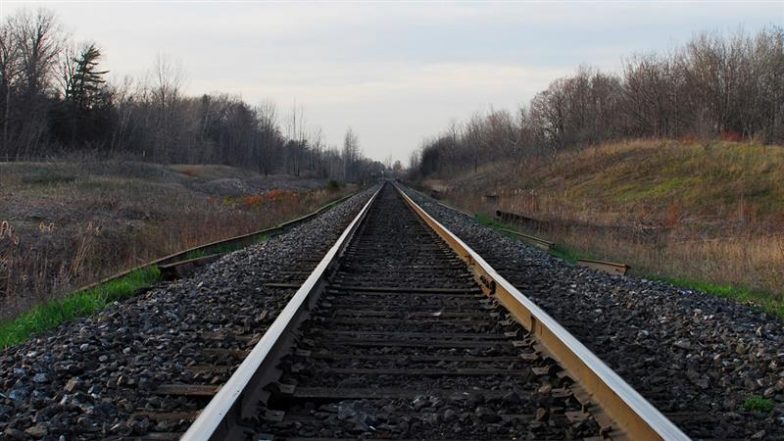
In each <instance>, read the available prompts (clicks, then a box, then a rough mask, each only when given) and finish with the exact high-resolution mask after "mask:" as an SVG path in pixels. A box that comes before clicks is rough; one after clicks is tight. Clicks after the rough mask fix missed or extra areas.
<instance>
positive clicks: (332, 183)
mask: <svg viewBox="0 0 784 441" xmlns="http://www.w3.org/2000/svg"><path fill="white" fill-rule="evenodd" d="M327 190H329V191H331V192H336V191H338V190H340V183H338V181H336V180H334V179H330V180H329V182H327Z"/></svg>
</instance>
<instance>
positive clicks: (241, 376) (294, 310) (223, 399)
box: [180, 185, 383, 441]
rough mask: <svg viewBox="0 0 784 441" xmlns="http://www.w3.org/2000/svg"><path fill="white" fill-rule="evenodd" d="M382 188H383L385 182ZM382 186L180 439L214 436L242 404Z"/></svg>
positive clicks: (188, 440) (193, 440)
mask: <svg viewBox="0 0 784 441" xmlns="http://www.w3.org/2000/svg"><path fill="white" fill-rule="evenodd" d="M381 188H383V185H382V187H381ZM381 188H379V189H378V190H376V192H375V193H373V195H372V196H371V197H370V199H369V200H368V202H367V203H366V204H365V205H364V206H363V207H362V210H360V212H359V214H357V216H356V217H355V218H354V219H353V220H352V221H351V223H350V224H349V226H348V227H346V229H345V230H344V231H343V233H342V234H341V235H340V237H339V238H338V240H337V241H336V242H335V244H334V245H333V246H332V247H331V248H330V249H329V251H328V252H327V254H326V255H324V258H323V259H321V261H320V262H319V263H318V265H316V268H315V269H314V270H313V272H312V273H311V274H310V276H308V278H307V279H306V280H305V282H304V283H303V284H302V286H301V287H300V288H299V289H298V290H297V292H296V293H295V294H294V296H293V297H292V298H291V300H289V302H288V303H287V304H286V306H285V307H284V308H283V310H282V311H281V312H280V313H279V314H278V317H277V318H276V319H275V321H274V322H273V323H272V324H271V325H270V327H269V328H267V331H266V332H265V333H264V335H263V336H262V337H261V339H260V340H259V342H258V343H257V344H256V345H255V346H254V347H253V349H252V350H251V352H250V354H248V356H247V357H246V358H245V360H243V361H242V363H241V364H240V366H239V367H238V368H237V370H236V371H234V373H233V374H232V376H231V377H230V378H229V380H228V381H227V382H226V383H225V384H224V385H223V386H222V387H221V388H220V390H219V391H218V393H217V394H215V396H214V397H213V398H212V400H210V402H209V403H208V404H207V406H206V407H205V408H204V409H203V410H202V411H201V412H200V413H199V416H198V417H197V418H196V420H195V421H194V422H193V423H192V424H191V425H190V427H189V428H188V430H187V431H186V432H185V434H184V435H183V436H182V438H180V439H181V440H184V441H207V440H210V439H212V438H213V435H214V434H215V433H216V432H217V431H218V430H219V429H220V426H221V425H222V424H223V423H224V420H225V418H226V417H227V416H229V414H230V413H231V412H232V409H235V411H236V409H237V406H239V405H240V403H239V401H240V400H241V398H242V395H243V391H245V389H246V387H247V386H248V385H249V383H250V382H251V380H252V379H253V377H254V375H255V374H256V372H257V371H258V369H259V367H260V366H261V365H262V363H264V361H265V359H267V357H268V356H270V354H271V352H272V350H273V347H274V346H275V345H276V342H277V341H278V340H279V339H281V337H283V336H284V334H286V331H287V330H288V329H289V324H290V323H291V322H293V321H294V320H295V317H296V316H297V315H298V312H299V311H300V308H301V307H302V306H303V305H304V304H305V303H306V301H307V300H308V297H309V296H310V294H311V293H312V292H313V291H315V290H316V288H317V286H318V284H319V282H320V281H321V279H322V277H323V276H324V273H325V272H326V270H327V267H328V266H329V265H330V264H331V263H332V262H333V260H334V259H335V258H336V257H337V256H338V254H339V252H340V250H341V249H342V247H343V245H344V244H345V243H346V242H347V240H348V239H349V238H350V236H351V234H352V233H353V232H354V231H355V229H356V227H357V226H358V225H359V223H360V222H361V220H362V219H363V218H364V216H365V214H366V213H367V211H368V209H369V207H370V205H371V204H372V203H373V201H374V200H375V199H376V196H377V195H378V194H379V192H380V191H381Z"/></svg>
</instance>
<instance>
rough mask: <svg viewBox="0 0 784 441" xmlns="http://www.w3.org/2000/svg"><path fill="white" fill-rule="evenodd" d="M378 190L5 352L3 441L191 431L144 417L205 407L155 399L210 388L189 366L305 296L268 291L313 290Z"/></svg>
mask: <svg viewBox="0 0 784 441" xmlns="http://www.w3.org/2000/svg"><path fill="white" fill-rule="evenodd" d="M373 191H375V188H372V189H369V190H367V191H364V192H362V193H360V194H358V195H356V196H354V197H352V198H350V199H349V200H347V201H346V202H344V203H342V204H340V205H339V206H337V207H334V208H332V209H330V210H328V211H327V212H325V213H324V214H322V215H320V216H318V217H316V218H315V219H313V220H311V221H309V222H307V223H304V224H302V225H299V226H297V227H295V228H294V229H292V230H291V231H290V232H288V233H286V234H283V235H281V236H276V237H274V238H272V239H270V240H269V241H267V242H265V243H263V244H260V245H257V246H251V247H248V248H246V249H243V250H240V251H237V252H235V253H232V254H229V255H227V256H225V257H223V258H222V259H220V260H219V261H217V262H215V263H213V264H212V265H210V266H209V267H207V268H206V269H205V270H204V271H202V272H200V273H198V274H196V275H194V276H192V277H191V278H188V279H184V280H181V281H176V282H173V283H170V284H165V285H160V286H158V287H156V288H153V289H151V290H150V291H148V292H147V293H145V294H142V295H140V296H138V297H135V298H133V299H131V300H128V301H126V302H123V303H122V304H119V303H118V304H114V305H112V306H110V307H109V308H107V309H105V310H104V311H102V312H101V313H99V314H97V315H95V316H93V317H89V318H86V319H83V320H79V321H78V322H74V323H70V324H67V325H63V326H61V327H59V328H57V329H56V330H54V331H53V332H51V333H49V334H48V335H45V336H41V337H40V338H38V339H35V340H33V341H30V342H28V343H26V344H23V345H20V346H17V347H14V348H9V349H7V350H5V351H3V352H0V439H53V440H57V439H68V440H71V439H106V438H112V437H118V436H128V435H139V434H144V433H147V432H148V431H150V430H152V429H155V430H158V431H164V430H172V431H177V430H182V429H183V427H181V426H182V424H179V426H178V425H177V423H176V422H175V423H172V427H155V428H152V427H150V425H151V424H152V423H151V422H150V420H149V419H148V418H145V417H143V416H140V415H141V414H142V413H144V412H165V411H167V410H171V409H182V408H183V407H185V408H188V407H189V406H190V408H192V410H194V411H195V410H198V408H199V407H197V406H196V405H191V404H189V403H188V402H183V401H182V400H183V399H182V398H181V397H180V398H174V397H165V396H164V397H162V396H159V395H156V394H155V390H156V388H157V387H158V386H159V385H161V384H168V383H184V384H188V383H203V382H204V381H205V378H203V377H199V376H197V375H194V374H193V372H192V371H190V370H188V369H186V367H188V366H191V365H193V363H194V359H195V358H196V357H197V354H199V353H200V352H201V349H202V348H203V347H205V346H207V345H214V344H215V343H214V341H212V340H214V335H216V334H219V335H222V336H223V340H222V341H221V342H220V344H221V345H225V347H233V345H234V344H235V343H236V342H233V341H232V337H231V336H232V335H234V334H248V333H249V332H255V333H258V334H260V333H263V332H264V331H265V330H266V328H267V327H268V326H269V324H271V323H272V321H273V320H274V319H275V317H276V316H277V314H278V312H279V311H280V310H281V309H282V308H283V307H284V306H285V304H286V302H287V301H288V299H289V298H290V297H291V296H292V295H293V294H294V292H296V289H293V288H279V287H278V288H269V287H266V286H265V285H264V284H265V283H277V284H280V283H301V282H302V281H304V279H305V278H306V277H307V274H308V273H309V272H310V271H311V270H312V269H313V268H314V267H315V265H316V264H317V262H318V260H320V258H321V257H322V256H323V254H324V253H326V251H327V250H328V249H329V248H330V247H331V246H332V244H333V243H334V242H335V240H337V238H338V237H339V235H340V233H341V232H342V231H343V229H344V228H345V227H346V226H347V225H348V223H349V222H350V221H351V219H353V217H354V216H355V215H356V214H357V213H358V212H359V210H360V209H361V207H362V205H363V204H364V203H365V202H366V201H367V199H368V198H369V197H370V196H371V195H372V192H373ZM238 363H239V361H237V364H238ZM224 378H225V376H224V377H220V376H216V377H215V378H213V379H212V380H213V381H214V382H216V383H217V382H219V381H221V380H223V379H224ZM206 380H209V378H206ZM158 424H163V423H158ZM61 436H64V437H65V438H60V437H61Z"/></svg>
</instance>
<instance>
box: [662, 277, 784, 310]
mask: <svg viewBox="0 0 784 441" xmlns="http://www.w3.org/2000/svg"><path fill="white" fill-rule="evenodd" d="M648 278H649V279H656V280H661V281H663V282H667V283H669V284H671V285H674V286H678V287H681V288H686V289H693V290H697V291H702V292H704V293H706V294H710V295H713V296H716V297H722V298H725V299H730V300H734V301H735V302H738V303H744V304H753V305H755V306H758V307H759V308H760V309H762V310H763V311H765V312H767V313H769V314H772V315H775V316H777V317H779V318H782V319H784V300H782V299H780V298H777V297H776V296H775V295H773V294H771V293H768V292H764V291H755V290H751V289H747V288H743V287H737V286H732V285H719V284H716V283H710V282H704V281H701V280H691V279H685V278H677V277H662V276H658V275H655V276H648Z"/></svg>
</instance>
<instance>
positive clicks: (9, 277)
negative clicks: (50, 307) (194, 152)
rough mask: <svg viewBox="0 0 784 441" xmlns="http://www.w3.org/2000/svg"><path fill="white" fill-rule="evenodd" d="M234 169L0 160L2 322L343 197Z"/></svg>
mask: <svg viewBox="0 0 784 441" xmlns="http://www.w3.org/2000/svg"><path fill="white" fill-rule="evenodd" d="M231 172H232V169H231V168H230V167H223V166H216V167H215V168H211V167H209V166H187V167H186V166H171V167H163V166H157V165H149V164H137V163H130V164H117V163H95V164H86V165H85V164H62V163H61V164H31V163H17V164H7V163H6V164H0V320H3V319H7V318H10V317H14V316H17V315H18V314H19V313H20V312H22V311H25V310H28V309H30V308H31V307H32V306H34V305H38V304H42V303H45V302H49V301H51V300H53V299H57V298H59V297H60V296H61V295H63V294H64V293H67V292H70V291H72V290H73V289H75V288H77V287H79V286H84V285H86V284H88V283H91V282H93V281H96V280H99V279H101V278H103V277H106V276H108V275H111V274H114V273H116V272H118V271H120V270H123V269H126V268H130V267H134V266H137V265H139V264H140V263H143V262H146V261H149V260H152V259H154V258H157V257H161V256H165V255H168V254H171V253H174V252H176V251H180V250H182V249H185V248H189V247H193V246H196V245H200V244H203V243H206V242H210V241H214V240H219V239H223V238H228V237H231V236H236V235H240V234H245V233H248V232H251V231H255V230H258V229H262V228H266V227H270V226H274V225H276V224H278V223H281V222H283V221H285V220H287V219H290V218H294V217H298V216H300V215H303V214H305V213H308V212H310V211H312V210H314V209H315V208H317V207H319V206H321V205H323V204H325V203H326V202H328V201H329V200H331V199H334V198H336V197H338V195H339V193H337V192H334V191H328V190H326V189H324V188H323V185H326V183H321V184H320V185H322V188H316V187H317V185H319V183H318V182H315V181H313V180H301V181H297V180H292V179H290V178H287V177H281V176H276V177H269V178H265V177H262V176H259V175H256V174H253V173H250V172H247V171H241V170H236V175H234V177H232V174H231ZM306 181H307V182H306ZM300 184H302V185H300ZM281 186H282V187H286V188H279V187H281ZM345 191H347V190H344V191H343V193H345Z"/></svg>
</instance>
